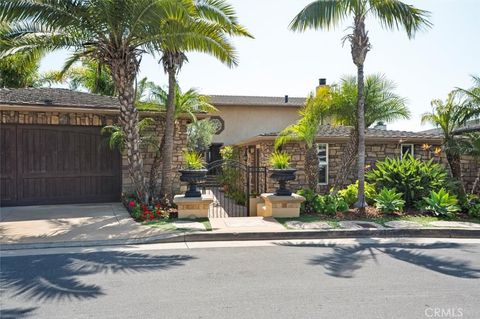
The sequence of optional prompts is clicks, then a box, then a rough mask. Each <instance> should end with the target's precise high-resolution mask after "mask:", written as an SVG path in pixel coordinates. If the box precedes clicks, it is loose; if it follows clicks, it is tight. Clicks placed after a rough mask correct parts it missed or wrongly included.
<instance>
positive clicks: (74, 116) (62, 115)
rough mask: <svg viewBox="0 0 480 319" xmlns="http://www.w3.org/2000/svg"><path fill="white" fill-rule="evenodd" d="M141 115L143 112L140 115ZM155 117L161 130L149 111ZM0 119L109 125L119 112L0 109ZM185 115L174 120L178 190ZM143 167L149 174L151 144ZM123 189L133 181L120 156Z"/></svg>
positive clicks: (42, 122) (130, 187)
mask: <svg viewBox="0 0 480 319" xmlns="http://www.w3.org/2000/svg"><path fill="white" fill-rule="evenodd" d="M141 116H142V115H141ZM148 116H149V117H152V118H154V119H155V120H156V123H157V124H156V127H155V130H156V131H158V132H159V136H160V137H161V132H162V131H163V123H164V120H163V117H162V116H160V115H157V116H152V115H148ZM0 118H1V123H5V124H40V125H80V126H99V127H103V126H105V125H112V124H115V123H117V121H118V116H117V115H116V114H98V113H95V112H94V111H93V110H92V112H90V113H84V112H57V111H53V112H52V111H41V112H39V111H5V110H2V111H0ZM187 124H188V120H187V119H179V120H178V121H177V122H176V124H175V132H176V134H175V140H174V155H173V166H172V169H173V170H174V171H175V175H174V189H175V190H177V191H178V190H179V189H180V187H181V185H180V181H179V173H178V170H179V169H180V168H181V166H182V164H183V158H182V153H183V151H184V150H186V148H187ZM142 152H143V157H144V168H145V172H146V177H147V178H148V176H149V172H150V168H151V165H152V162H153V158H154V156H155V152H154V150H153V148H152V147H148V148H143V149H142ZM122 163H123V164H122V190H123V191H124V192H130V191H131V190H132V182H131V180H130V178H129V176H128V168H127V160H126V157H125V156H122Z"/></svg>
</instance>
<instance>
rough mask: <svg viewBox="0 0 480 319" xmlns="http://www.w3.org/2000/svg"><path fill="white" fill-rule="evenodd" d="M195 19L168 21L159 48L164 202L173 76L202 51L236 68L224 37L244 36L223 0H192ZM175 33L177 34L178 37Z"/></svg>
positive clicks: (168, 192) (168, 184) (169, 173)
mask: <svg viewBox="0 0 480 319" xmlns="http://www.w3.org/2000/svg"><path fill="white" fill-rule="evenodd" d="M195 9H196V19H195V20H194V21H192V22H190V23H186V24H185V23H180V24H179V23H176V21H171V22H170V21H168V22H167V23H165V24H164V35H165V36H164V41H162V43H161V46H160V47H159V49H160V51H161V52H162V58H161V63H162V65H163V68H164V71H165V73H166V74H167V75H168V95H167V103H166V117H165V144H164V148H163V161H162V181H161V186H160V193H161V194H162V195H163V196H164V197H165V198H167V199H171V197H172V194H173V188H172V185H173V183H172V182H173V174H174V173H173V172H172V159H173V140H174V127H175V95H176V94H175V91H176V87H177V78H176V75H177V74H178V73H179V72H180V70H181V68H182V66H183V64H184V63H185V62H187V61H188V60H187V56H186V53H187V52H190V51H199V52H204V53H207V54H210V55H213V56H214V57H215V58H217V59H218V60H220V61H221V62H223V63H224V64H226V65H227V66H229V67H233V66H236V65H237V57H236V53H235V50H234V48H233V47H232V46H231V45H230V43H229V42H228V41H227V36H248V37H252V36H251V35H250V34H249V33H248V31H247V30H246V29H245V28H244V27H243V26H241V25H240V24H239V23H238V19H237V17H236V13H235V10H234V9H233V7H232V6H230V5H228V4H227V3H226V2H225V1H224V0H196V1H195ZM177 34H180V36H178V35H177Z"/></svg>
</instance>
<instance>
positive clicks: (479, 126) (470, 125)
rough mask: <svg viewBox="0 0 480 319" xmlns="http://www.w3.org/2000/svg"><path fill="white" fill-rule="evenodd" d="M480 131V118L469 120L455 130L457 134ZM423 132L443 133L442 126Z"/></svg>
mask: <svg viewBox="0 0 480 319" xmlns="http://www.w3.org/2000/svg"><path fill="white" fill-rule="evenodd" d="M479 131H480V119H477V120H471V121H468V122H467V123H466V124H465V125H464V126H462V127H459V128H457V129H456V130H454V133H455V134H463V133H469V132H479ZM421 133H430V134H442V129H441V128H432V129H430V130H425V131H421Z"/></svg>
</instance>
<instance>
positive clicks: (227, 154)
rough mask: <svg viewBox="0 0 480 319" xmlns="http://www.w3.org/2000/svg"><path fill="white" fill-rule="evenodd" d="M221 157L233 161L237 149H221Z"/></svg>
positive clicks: (225, 147) (230, 147) (231, 147)
mask: <svg viewBox="0 0 480 319" xmlns="http://www.w3.org/2000/svg"><path fill="white" fill-rule="evenodd" d="M220 156H221V157H222V159H224V160H231V159H234V156H235V148H234V147H233V146H230V145H227V146H224V147H222V148H221V149H220Z"/></svg>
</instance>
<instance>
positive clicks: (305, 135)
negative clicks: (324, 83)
mask: <svg viewBox="0 0 480 319" xmlns="http://www.w3.org/2000/svg"><path fill="white" fill-rule="evenodd" d="M330 103H331V92H330V88H329V87H319V88H318V89H317V91H316V94H315V95H314V94H311V95H310V96H309V97H308V98H307V100H306V102H305V105H304V106H303V107H302V109H301V110H300V112H299V113H300V119H299V120H298V121H297V123H295V124H292V125H290V126H287V127H286V128H285V129H284V130H282V131H281V132H280V134H279V135H278V137H277V139H276V140H275V147H276V148H279V147H280V146H281V145H283V144H285V143H288V142H290V141H292V140H296V141H302V142H304V143H305V176H306V179H307V185H308V188H310V189H312V190H316V189H317V185H318V157H317V144H316V138H317V134H318V129H319V126H320V125H321V124H322V122H323V120H324V118H325V117H326V116H328V114H329V107H330Z"/></svg>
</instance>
